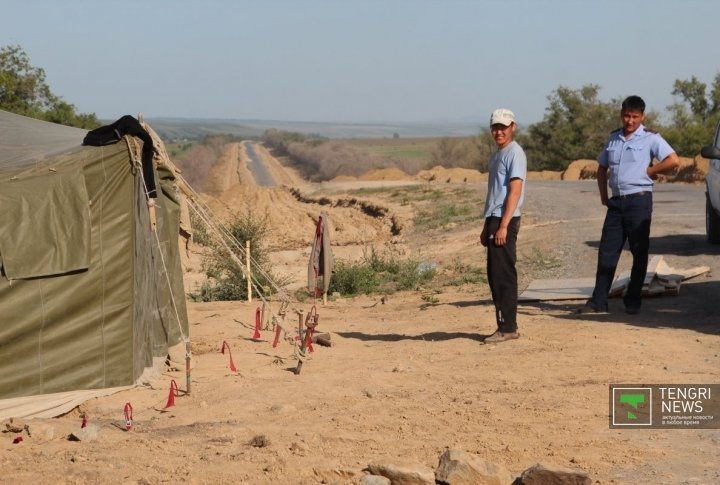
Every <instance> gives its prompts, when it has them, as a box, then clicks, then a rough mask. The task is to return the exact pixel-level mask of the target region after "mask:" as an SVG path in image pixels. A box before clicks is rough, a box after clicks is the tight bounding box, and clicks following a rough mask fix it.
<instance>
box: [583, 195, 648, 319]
mask: <svg viewBox="0 0 720 485" xmlns="http://www.w3.org/2000/svg"><path fill="white" fill-rule="evenodd" d="M651 219H652V192H642V193H639V194H631V195H628V196H624V197H613V198H611V199H610V200H609V201H608V205H607V214H606V215H605V223H604V224H603V229H602V237H601V239H600V249H599V250H598V263H597V272H596V273H595V290H594V291H593V295H592V298H591V299H590V301H589V302H588V303H589V304H590V305H592V306H593V307H594V308H596V309H597V310H601V311H607V309H608V293H609V292H610V287H611V286H612V282H613V279H614V278H615V269H616V268H617V264H618V261H619V260H620V254H621V253H622V248H623V246H624V245H625V241H628V242H629V245H630V252H631V253H632V256H633V264H632V270H631V272H630V283H629V285H628V287H627V292H626V293H625V296H624V298H623V301H624V302H625V307H626V308H640V303H641V297H640V295H641V293H642V286H643V282H644V281H645V273H646V272H647V264H648V252H649V250H650V222H651Z"/></svg>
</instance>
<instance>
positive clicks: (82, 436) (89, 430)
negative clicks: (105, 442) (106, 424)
mask: <svg viewBox="0 0 720 485" xmlns="http://www.w3.org/2000/svg"><path fill="white" fill-rule="evenodd" d="M98 436H100V427H99V426H98V425H96V424H88V425H87V426H85V427H84V428H80V429H77V430H75V431H73V432H72V433H70V436H68V439H69V440H70V441H88V442H90V441H95V440H96V439H98Z"/></svg>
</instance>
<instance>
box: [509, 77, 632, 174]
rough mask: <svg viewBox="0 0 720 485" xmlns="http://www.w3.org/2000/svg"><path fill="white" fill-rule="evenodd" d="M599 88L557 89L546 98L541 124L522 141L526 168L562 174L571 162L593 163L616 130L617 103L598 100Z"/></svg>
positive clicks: (595, 86)
mask: <svg viewBox="0 0 720 485" xmlns="http://www.w3.org/2000/svg"><path fill="white" fill-rule="evenodd" d="M599 92H600V87H599V86H598V85H596V84H588V85H585V86H583V87H581V88H580V89H575V90H574V89H570V88H568V87H565V86H560V87H558V88H557V89H556V90H555V91H554V92H553V93H551V94H550V95H549V96H548V101H549V102H550V105H549V106H548V107H547V108H546V109H545V116H544V117H543V120H542V121H540V122H538V123H535V124H533V125H530V127H529V129H528V134H527V135H525V136H523V137H522V138H521V140H522V143H523V148H524V149H525V152H526V153H527V157H528V163H529V165H530V166H531V167H532V168H534V169H536V170H540V169H547V170H564V169H565V168H567V166H568V164H569V163H570V162H572V161H573V160H577V159H581V158H590V159H595V158H596V157H597V154H598V151H599V150H600V149H601V148H602V146H603V143H604V142H605V141H606V140H607V136H608V133H609V132H610V131H612V130H613V129H614V128H616V127H617V126H618V110H619V106H620V103H619V101H618V100H614V101H612V102H610V103H604V102H602V101H600V100H599V99H598V93H599Z"/></svg>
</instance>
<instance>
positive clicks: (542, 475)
mask: <svg viewBox="0 0 720 485" xmlns="http://www.w3.org/2000/svg"><path fill="white" fill-rule="evenodd" d="M591 483H592V480H591V479H590V477H589V476H588V474H587V473H586V472H584V471H582V470H574V469H571V468H549V467H546V466H544V465H542V464H540V463H538V464H536V465H533V466H531V467H530V468H528V469H527V470H525V471H524V472H522V475H520V477H519V478H518V479H516V480H515V481H514V482H513V485H590V484H591Z"/></svg>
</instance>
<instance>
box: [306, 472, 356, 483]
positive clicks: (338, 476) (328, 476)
mask: <svg viewBox="0 0 720 485" xmlns="http://www.w3.org/2000/svg"><path fill="white" fill-rule="evenodd" d="M313 473H314V474H315V476H316V477H317V478H318V479H320V480H321V482H322V483H336V482H338V481H340V482H341V483H347V482H348V481H349V480H350V479H352V478H353V477H354V476H355V472H354V471H352V470H347V469H342V468H332V469H328V468H313Z"/></svg>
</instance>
